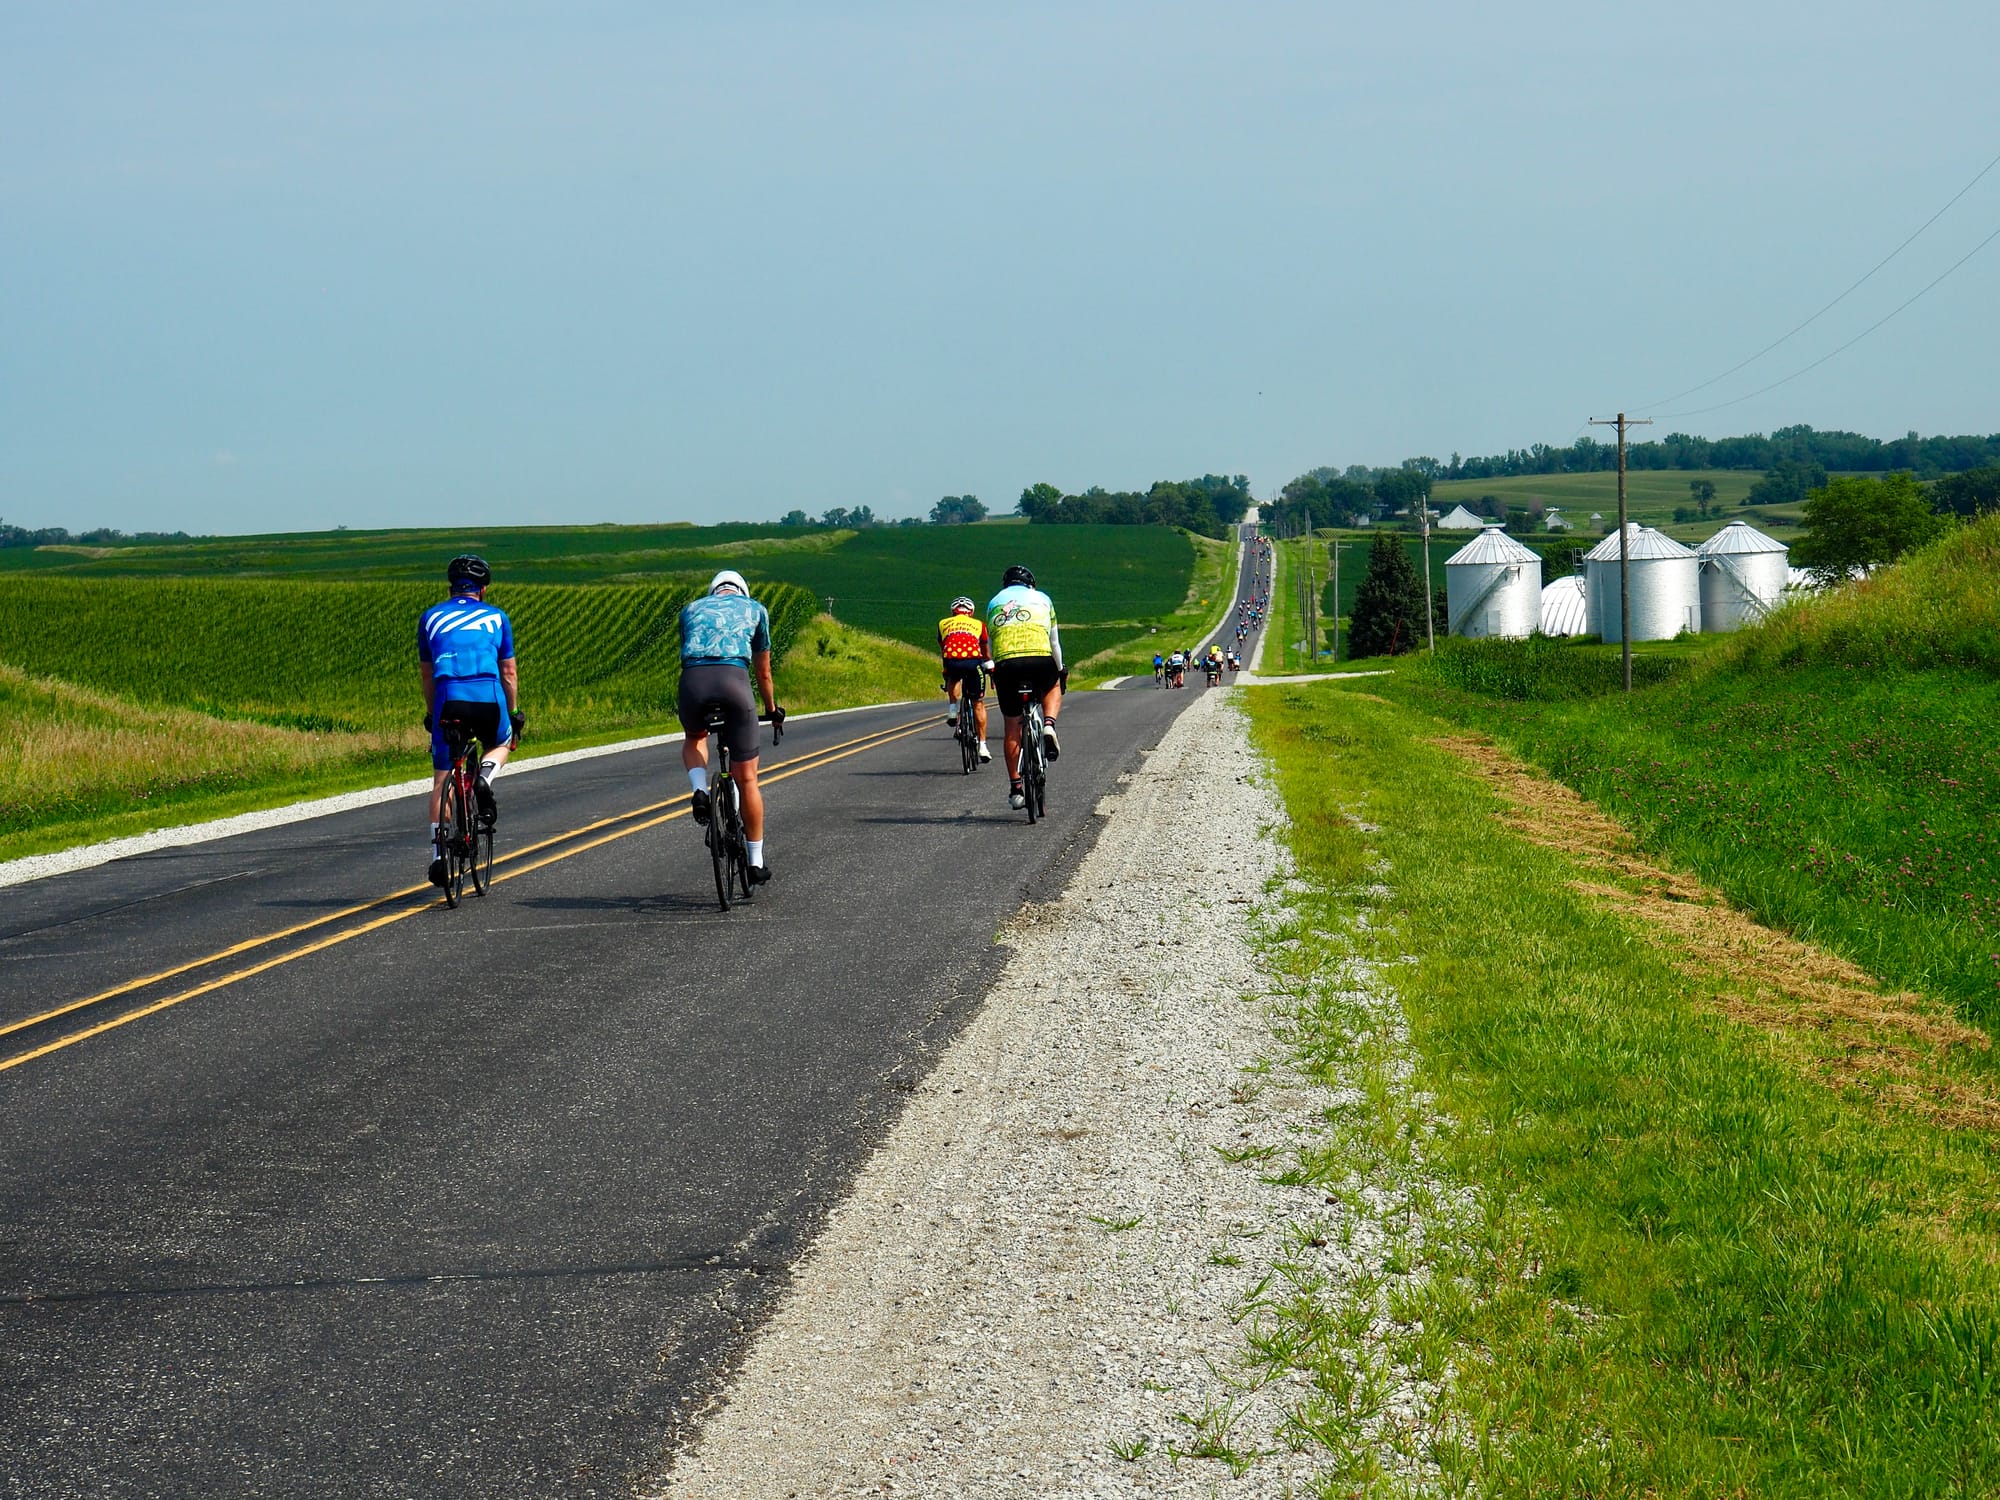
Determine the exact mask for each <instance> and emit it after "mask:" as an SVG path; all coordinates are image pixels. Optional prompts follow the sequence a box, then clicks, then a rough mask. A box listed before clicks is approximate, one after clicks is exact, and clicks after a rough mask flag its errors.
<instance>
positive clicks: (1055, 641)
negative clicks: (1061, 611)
mask: <svg viewBox="0 0 2000 1500" xmlns="http://www.w3.org/2000/svg"><path fill="white" fill-rule="evenodd" d="M1049 655H1051V656H1053V657H1054V658H1055V659H1056V670H1057V671H1058V672H1060V671H1061V670H1062V664H1063V659H1062V632H1061V631H1060V630H1058V629H1056V612H1055V609H1054V607H1053V606H1051V607H1050V609H1049Z"/></svg>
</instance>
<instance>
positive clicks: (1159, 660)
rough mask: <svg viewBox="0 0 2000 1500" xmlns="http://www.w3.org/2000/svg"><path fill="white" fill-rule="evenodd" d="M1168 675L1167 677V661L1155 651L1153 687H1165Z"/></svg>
mask: <svg viewBox="0 0 2000 1500" xmlns="http://www.w3.org/2000/svg"><path fill="white" fill-rule="evenodd" d="M1166 675H1167V659H1166V658H1165V657H1164V656H1162V655H1160V653H1159V652H1157V651H1155V652H1154V653H1153V686H1154V687H1163V686H1165V679H1166Z"/></svg>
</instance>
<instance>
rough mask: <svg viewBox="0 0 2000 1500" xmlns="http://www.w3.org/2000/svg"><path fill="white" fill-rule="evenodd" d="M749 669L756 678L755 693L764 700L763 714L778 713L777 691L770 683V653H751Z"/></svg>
mask: <svg viewBox="0 0 2000 1500" xmlns="http://www.w3.org/2000/svg"><path fill="white" fill-rule="evenodd" d="M750 669H751V670H752V671H753V672H754V673H756V676H757V691H758V693H759V694H760V695H761V696H762V697H763V699H764V712H765V713H767V714H770V713H776V712H777V711H778V689H777V688H776V687H775V686H774V685H773V684H772V682H771V653H770V652H768V651H756V652H752V653H751V656H750Z"/></svg>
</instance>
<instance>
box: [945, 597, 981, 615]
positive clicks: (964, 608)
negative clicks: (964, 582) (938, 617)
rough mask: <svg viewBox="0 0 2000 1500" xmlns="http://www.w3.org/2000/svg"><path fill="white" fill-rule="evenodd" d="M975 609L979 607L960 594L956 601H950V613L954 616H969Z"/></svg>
mask: <svg viewBox="0 0 2000 1500" xmlns="http://www.w3.org/2000/svg"><path fill="white" fill-rule="evenodd" d="M977 608H979V606H978V605H976V604H974V603H973V602H972V601H971V600H970V599H968V598H966V597H965V595H963V594H960V595H959V596H958V597H957V598H956V599H954V600H952V601H951V612H952V613H953V614H955V615H969V614H971V613H972V612H973V611H974V610H975V609H977Z"/></svg>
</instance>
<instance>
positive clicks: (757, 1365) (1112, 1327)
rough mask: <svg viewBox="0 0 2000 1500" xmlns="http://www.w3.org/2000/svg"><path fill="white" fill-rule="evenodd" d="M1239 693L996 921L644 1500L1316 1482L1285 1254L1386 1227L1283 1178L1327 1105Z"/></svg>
mask: <svg viewBox="0 0 2000 1500" xmlns="http://www.w3.org/2000/svg"><path fill="white" fill-rule="evenodd" d="M1235 696H1236V695H1234V694H1228V693H1220V692H1210V693H1205V694H1202V695H1201V696H1200V697H1199V698H1197V699H1196V701H1195V702H1194V703H1192V704H1190V705H1189V707H1188V709H1187V710H1186V711H1185V712H1184V713H1182V714H1181V715H1180V717H1179V718H1178V719H1177V720H1176V722H1175V723H1174V725H1173V727H1172V728H1171V729H1170V730H1169V732H1168V733H1167V735H1166V736H1165V737H1164V739H1163V740H1162V742H1161V744H1160V745H1159V747H1158V749H1157V750H1156V751H1154V752H1153V753H1152V755H1151V756H1150V757H1149V758H1148V760H1147V761H1146V762H1145V764H1144V765H1143V767H1142V768H1141V769H1140V770H1138V771H1137V772H1135V773H1133V774H1132V775H1130V776H1129V777H1127V778H1126V779H1125V782H1124V784H1123V785H1122V787H1121V789H1120V791H1119V792H1118V794H1116V795H1115V796H1114V797H1112V798H1109V799H1107V804H1106V807H1105V808H1104V810H1105V811H1107V812H1110V813H1111V814H1112V816H1110V817H1109V819H1108V821H1107V822H1106V824H1105V827H1104V831H1103V833H1102V834H1101V836H1100V838H1099V840H1098V842H1097V844H1096V846H1095V847H1094V848H1093V849H1092V851H1091V852H1090V853H1089V854H1088V856H1087V857H1086V858H1085V860H1084V862H1083V864H1082V866H1081V868H1080V869H1079V871H1078V873H1077V875H1076V877H1075V878H1074V879H1073V880H1072V882H1071V884H1070V887H1069V889H1068V890H1067V892H1066V893H1065V894H1064V895H1063V897H1062V898H1061V899H1060V900H1057V901H1055V902H1052V903H1048V904H1046V905H1041V906H1035V907H1030V908H1028V909H1027V910H1026V911H1024V912H1023V913H1022V915H1021V916H1020V917H1019V918H1018V919H1017V921H1016V922H1015V923H1014V924H1013V925H1012V926H1011V927H1010V928H1009V929H1008V930H1007V931H1006V932H1004V933H1002V934H1001V938H1002V940H1003V941H1005V942H1007V943H1009V944H1010V945H1011V946H1012V948H1013V954H1012V957H1011V959H1010V961H1009V963H1008V965H1007V968H1006V970H1005V971H1004V973H1003V975H1002V977H1001V979H1000V982H999V983H998V985H997V986H996V987H995V989H994V991H993V992H992V994H991V995H990V996H989V997H988V999H987V1001H986V1003H985V1005H984V1007H983V1009H982V1010H981V1011H980V1013H979V1014H978V1016H977V1017H976V1018H975V1019H974V1021H973V1022H972V1024H971V1025H970V1026H969V1027H968V1028H967V1030H966V1031H965V1032H964V1034H963V1035H962V1036H961V1037H960V1038H959V1040H958V1041H957V1042H956V1043H955V1044H954V1045H953V1046H952V1048H951V1049H950V1050H949V1052H948V1053H947V1054H946V1055H945V1057H944V1058H943V1059H942V1060H941V1062H940V1064H939V1066H938V1067H937V1068H936V1070H935V1071H934V1072H933V1074H932V1075H931V1076H930V1078H928V1079H927V1080H926V1081H925V1082H924V1083H923V1084H922V1085H920V1086H919V1088H918V1089H917V1091H916V1093H915V1095H914V1096H913V1097H912V1099H911V1100H910V1102H909V1105H908V1108H907V1109H906V1111H905V1113H904V1114H903V1115H902V1117H901V1118H900V1119H899V1120H898V1122H897V1123H896V1125H895V1126H894V1128H893V1130H892V1131H891V1133H890V1135H889V1137H888V1139H887V1140H886V1141H885V1143H884V1145H883V1146H882V1148H881V1149H880V1150H879V1152H878V1153H877V1155H876V1156H875V1157H874V1159H873V1160H872V1161H871V1162H870V1163H869V1164H868V1165H867V1167H866V1168H865V1169H864V1170H863V1172H862V1174H861V1175H860V1177H859V1179H858V1180H857V1182H856V1185H855V1188H854V1191H853V1193H852V1195H851V1197H850V1198H849V1199H848V1200H847V1201H846V1202H845V1203H844V1204H843V1205H842V1206H841V1207H840V1208H839V1209H838V1210H836V1211H835V1213H834V1214H833V1215H832V1217H831V1219H830V1220H829V1222H828V1224H827V1226H826V1228H825V1229H824V1231H823V1232H822V1234H821V1236H820V1238H819V1240H818V1242H817V1243H816V1245H815V1246H814V1248H813V1250H812V1251H811V1252H810V1253H809V1255H808V1256H807V1258H806V1259H805V1261H804V1262H803V1263H802V1264H801V1265H800V1267H799V1269H798V1271H797V1273H796V1276H795V1279H794V1282H793V1285H792V1287H791V1288H790V1290H789V1292H788V1294H787V1296H786V1299H785V1301H784V1303H783V1305H782V1306H781V1307H780V1309H779V1311H778V1312H777V1313H776V1314H775V1315H774V1317H773V1318H772V1319H771V1321H770V1322H769V1323H768V1324H767V1325H766V1326H765V1328H764V1330H763V1332H762V1333H761V1335H760V1336H759V1338H758V1341H757V1342H756V1344H755V1345H754V1346H753V1348H752V1350H751V1352H750V1354H749V1356H748V1358H747V1360H746V1361H745V1364H744V1366H743V1368H742V1369H741V1371H740V1372H739V1374H738V1376H737V1378H736V1379H735V1380H734V1381H733V1382H732V1384H731V1386H730V1389H729V1390H728V1392H727V1393H726V1394H725V1396H724V1397H723V1398H722V1400H721V1404H720V1405H719V1409H717V1410H714V1411H712V1412H711V1413H709V1414H708V1415H707V1417H706V1419H705V1420H704V1421H703V1422H702V1423H701V1424H700V1429H701V1430H700V1436H699V1437H698V1439H697V1440H696V1442H695V1443H694V1444H693V1445H692V1446H691V1447H690V1448H689V1449H687V1450H684V1451H682V1452H681V1453H680V1454H678V1455H677V1456H676V1458H675V1460H674V1461H673V1464H672V1467H671V1469H670V1470H669V1471H668V1472H667V1473H666V1474H664V1475H663V1476H662V1477H661V1478H660V1480H659V1482H658V1484H657V1485H656V1486H655V1487H654V1488H652V1489H651V1490H649V1491H647V1493H648V1494H650V1495H654V1496H658V1497H673V1500H709V1497H715V1500H721V1497H730V1500H760V1497H792V1496H831V1495H862V1494H870V1495H872V1494H916V1495H935V1496H948V1495H979V1496H1037V1497H1047V1496H1098V1495H1105V1496H1110V1495H1131V1494H1144V1495H1207V1494H1211V1493H1216V1492H1217V1491H1218V1490H1226V1491H1227V1492H1229V1493H1231V1494H1257V1495H1288V1494H1294V1493H1302V1492H1305V1491H1307V1490H1308V1489H1310V1488H1311V1485H1312V1480H1313V1478H1314V1475H1315V1474H1316V1473H1317V1472H1319V1471H1318V1470H1317V1469H1316V1467H1315V1462H1316V1459H1315V1455H1316V1454H1318V1456H1319V1457H1320V1458H1323V1457H1324V1454H1323V1452H1321V1451H1320V1450H1319V1449H1318V1446H1317V1445H1316V1444H1314V1443H1312V1442H1310V1441H1303V1440H1301V1438H1300V1435H1299V1426H1298V1414H1299V1412H1300V1411H1301V1409H1310V1407H1311V1404H1312V1400H1313V1393H1312V1390H1311V1388H1310V1385H1311V1382H1310V1379H1309V1377H1308V1376H1307V1375H1305V1374H1304V1373H1303V1372H1301V1371H1296V1370H1291V1369H1287V1368H1282V1367H1279V1366H1274V1365H1272V1364H1271V1363H1270V1362H1269V1361H1261V1362H1259V1361H1253V1360H1252V1359H1251V1358H1250V1357H1249V1356H1248V1351H1247V1347H1246V1336H1247V1335H1248V1334H1250V1333H1252V1332H1254V1330H1255V1329H1256V1327H1257V1326H1258V1324H1259V1321H1260V1315H1259V1313H1258V1311H1257V1309H1258V1307H1259V1306H1260V1305H1262V1298H1263V1289H1264V1288H1265V1287H1266V1286H1268V1285H1270V1284H1272V1283H1273V1282H1274V1281H1281V1280H1283V1279H1284V1274H1285V1270H1286V1267H1285V1265H1283V1264H1281V1263H1286V1262H1290V1263H1291V1264H1292V1265H1294V1266H1295V1265H1296V1262H1297V1260H1298V1258H1299V1257H1300V1256H1304V1257H1305V1258H1306V1259H1308V1260H1312V1261H1315V1262H1318V1263H1319V1264H1320V1266H1321V1268H1322V1270H1324V1271H1325V1272H1328V1273H1332V1274H1335V1275H1336V1277H1337V1276H1338V1271H1339V1268H1338V1264H1337V1262H1338V1260H1339V1258H1340V1256H1341V1254H1342V1252H1341V1250H1340V1248H1339V1247H1340V1245H1342V1244H1344V1245H1347V1246H1350V1247H1352V1246H1355V1245H1357V1244H1359V1245H1368V1244H1372V1243H1375V1240H1376V1237H1374V1236H1371V1235H1370V1234H1368V1233H1367V1232H1365V1229H1364V1232H1363V1233H1362V1234H1361V1235H1360V1236H1359V1237H1358V1239H1357V1237H1356V1236H1355V1235H1354V1234H1353V1233H1352V1232H1351V1231H1352V1226H1349V1229H1348V1231H1346V1232H1341V1233H1339V1234H1336V1235H1333V1236H1331V1237H1332V1238H1333V1239H1335V1240H1336V1241H1337V1243H1336V1244H1335V1246H1334V1248H1332V1249H1329V1250H1324V1251H1321V1250H1315V1249H1308V1248H1306V1247H1308V1246H1326V1245H1327V1244H1328V1240H1329V1231H1328V1229H1327V1227H1326V1219H1327V1216H1328V1215H1329V1214H1333V1213H1338V1212H1342V1210H1338V1209H1329V1208H1328V1207H1326V1205H1328V1204H1332V1203H1333V1202H1334V1201H1335V1200H1334V1198H1333V1197H1331V1196H1327V1194H1326V1188H1325V1186H1324V1185H1323V1184H1313V1183H1310V1182H1301V1181H1298V1180H1296V1174H1291V1175H1290V1176H1289V1177H1288V1174H1286V1173H1284V1172H1283V1171H1282V1170H1281V1168H1282V1167H1283V1166H1284V1164H1285V1161H1286V1160H1287V1159H1289V1158H1291V1157H1292V1156H1293V1155H1294V1153H1295V1150H1296V1148H1297V1145H1298V1143H1299V1142H1301V1140H1303V1139H1305V1138H1309V1137H1317V1136H1318V1135H1319V1133H1320V1132H1321V1131H1322V1130H1323V1128H1324V1120H1325V1115H1326V1108H1327V1105H1328V1103H1329V1102H1330V1099H1331V1096H1330V1094H1329V1091H1328V1090H1327V1089H1325V1088H1324V1087H1322V1086H1320V1085H1316V1084H1313V1083H1311V1082H1309V1081H1308V1080H1307V1079H1306V1078H1305V1077H1304V1076H1303V1075H1302V1074H1301V1073H1299V1072H1298V1071H1297V1070H1296V1069H1294V1068H1293V1067H1292V1066H1291V1064H1290V1062H1289V1061H1288V1060H1287V1059H1288V1058H1289V1056H1290V1050H1291V1049H1290V1048H1289V1047H1287V1046H1286V1045H1285V1043H1284V1042H1283V1041H1281V1040H1280V1037H1281V1036H1283V1035H1284V1034H1286V1033H1287V1032H1288V1031H1289V1030H1290V1027H1291V1019H1292V1017H1293V1015H1294V1014H1295V1012H1294V1006H1293V1003H1292V1002H1291V1001H1290V1000H1288V998H1287V996H1286V995H1285V994H1283V993H1281V990H1282V986H1280V985H1276V984H1274V982H1273V980H1272V978H1271V976H1270V974H1269V972H1268V971H1267V969H1266V968H1265V966H1264V965H1263V964H1262V962H1261V961H1260V958H1259V949H1260V942H1259V932H1260V931H1262V930H1263V928H1262V925H1261V924H1262V921H1263V918H1262V917H1260V916H1259V915H1258V913H1259V912H1260V909H1269V908H1274V907H1280V906H1282V902H1283V895H1282V883H1283V881H1284V878H1285V875H1286V870H1285V868H1284V856H1283V853H1282V849H1281V844H1280V841H1279V839H1277V838H1276V837H1274V836H1273V830H1274V829H1275V828H1277V827H1278V825H1279V820H1280V818H1281V817H1282V813H1281V811H1280V809H1279V808H1278V806H1277V804H1276V802H1275V800H1274V797H1273V794H1272V792H1271V790H1270V789H1269V784H1268V778H1267V777H1266V776H1265V775H1263V774H1262V773H1261V770H1260V767H1259V763H1258V761H1257V759H1256V756H1255V754H1254V752H1253V751H1252V750H1251V749H1250V747H1249V744H1248V740H1247V735H1246V725H1245V723H1244V720H1243V717H1242V714H1241V711H1240V709H1239V708H1238V707H1237V706H1236V704H1235V701H1234V699H1235ZM1274 1269H1275V1273H1276V1274H1274ZM1365 1321H1366V1320H1365V1318H1364V1326H1365ZM1422 1395H1423V1393H1421V1392H1418V1393H1416V1397H1417V1398H1421V1397H1422Z"/></svg>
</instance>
